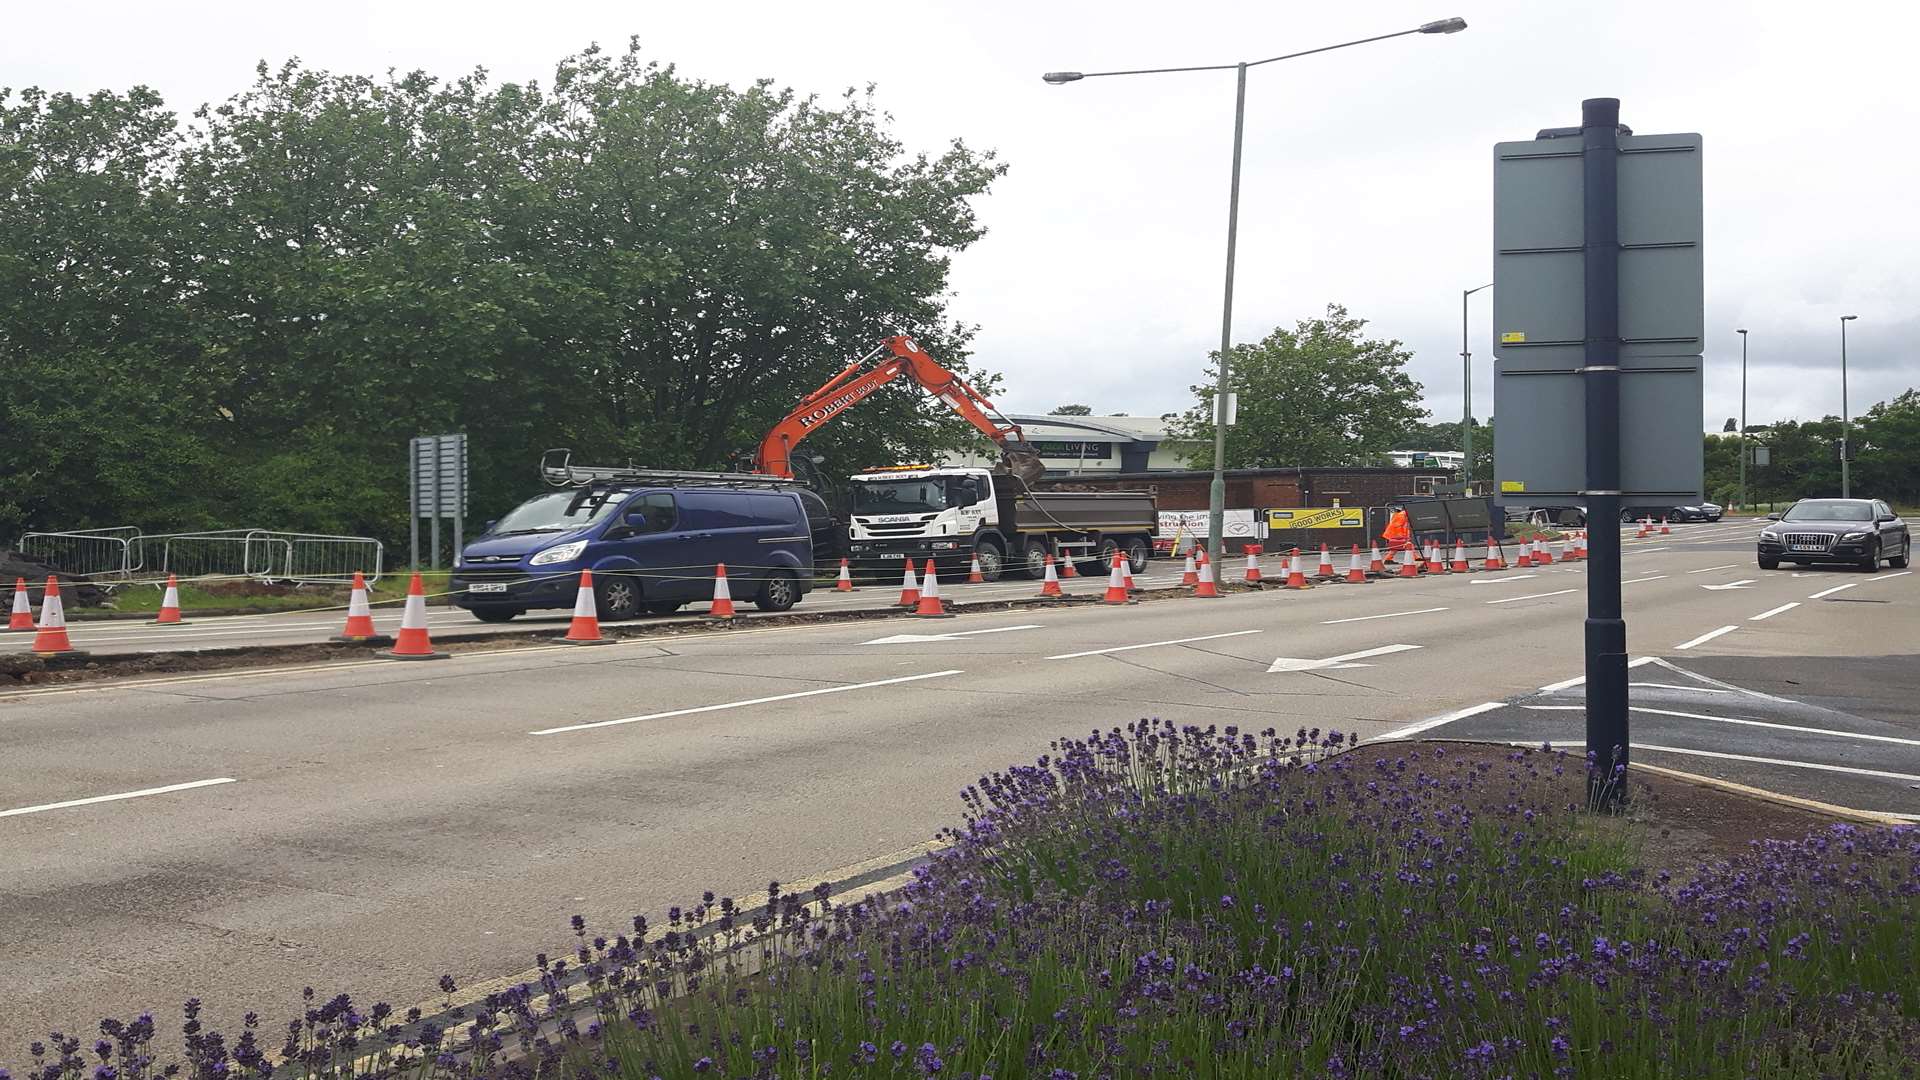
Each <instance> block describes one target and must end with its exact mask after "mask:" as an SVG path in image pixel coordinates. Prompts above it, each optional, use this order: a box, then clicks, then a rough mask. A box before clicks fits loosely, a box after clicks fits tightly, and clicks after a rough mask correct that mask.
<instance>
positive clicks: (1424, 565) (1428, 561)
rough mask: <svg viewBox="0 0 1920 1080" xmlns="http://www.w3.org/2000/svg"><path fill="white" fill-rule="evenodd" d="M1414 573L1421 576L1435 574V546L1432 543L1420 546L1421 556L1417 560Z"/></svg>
mask: <svg viewBox="0 0 1920 1080" xmlns="http://www.w3.org/2000/svg"><path fill="white" fill-rule="evenodd" d="M1414 572H1415V573H1420V574H1431V573H1433V544H1432V543H1425V544H1422V545H1420V555H1419V558H1417V559H1416V560H1415V565H1414Z"/></svg>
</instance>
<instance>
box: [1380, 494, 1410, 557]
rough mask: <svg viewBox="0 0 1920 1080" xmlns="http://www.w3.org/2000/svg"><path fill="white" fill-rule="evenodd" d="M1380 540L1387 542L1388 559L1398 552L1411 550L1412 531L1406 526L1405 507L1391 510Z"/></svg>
mask: <svg viewBox="0 0 1920 1080" xmlns="http://www.w3.org/2000/svg"><path fill="white" fill-rule="evenodd" d="M1380 539H1382V540H1385V541H1386V542H1387V556H1388V558H1392V557H1393V555H1394V554H1396V553H1398V552H1401V551H1410V550H1412V548H1413V529H1412V527H1411V526H1409V525H1408V524H1407V511H1406V508H1405V507H1400V506H1396V507H1394V508H1393V514H1392V515H1391V516H1389V517H1388V518H1387V527H1386V529H1385V531H1383V532H1381V534H1380Z"/></svg>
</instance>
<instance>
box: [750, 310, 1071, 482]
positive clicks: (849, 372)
mask: <svg viewBox="0 0 1920 1080" xmlns="http://www.w3.org/2000/svg"><path fill="white" fill-rule="evenodd" d="M886 354H891V355H887V358H886V359H885V360H882V361H881V362H880V363H878V364H873V366H871V367H869V366H868V365H869V364H872V363H873V361H874V360H875V359H876V358H878V357H880V356H882V355H886ZM902 373H905V374H906V375H907V376H908V377H910V378H912V379H913V381H914V382H916V383H918V384H919V385H920V388H921V389H922V390H925V391H926V392H927V393H929V394H932V395H933V396H934V397H936V398H939V399H940V400H941V401H943V402H945V403H946V404H947V406H948V407H949V408H951V409H952V410H953V411H954V412H957V413H959V414H960V415H961V416H962V417H964V418H965V419H966V421H967V422H968V423H970V424H972V425H973V426H974V427H976V428H978V429H979V430H980V431H981V433H983V434H984V435H986V436H987V438H989V439H992V440H993V441H994V443H995V445H997V446H999V447H1000V464H999V466H997V468H996V471H998V472H1003V473H1006V474H1009V475H1012V476H1017V477H1019V478H1020V479H1021V480H1022V481H1024V482H1026V483H1032V482H1033V481H1035V480H1038V479H1039V478H1040V474H1041V473H1042V472H1044V471H1045V466H1043V465H1042V464H1041V463H1040V455H1039V454H1038V453H1037V452H1035V450H1034V449H1033V447H1031V446H1029V445H1028V444H1027V443H1026V442H1025V441H1024V440H1023V439H1022V437H1021V434H1020V425H1018V424H1015V423H1014V422H1013V421H1011V420H1008V419H1007V418H1006V417H1005V416H1003V415H1001V413H1000V410H999V409H996V408H994V406H993V403H992V402H990V401H988V400H987V399H986V398H985V397H982V396H981V395H980V392H979V391H977V390H975V389H974V388H973V387H971V386H968V385H967V384H966V382H965V381H964V380H962V379H961V378H960V377H959V376H958V375H955V374H954V373H953V372H951V371H948V370H947V369H946V368H944V367H942V366H941V365H940V363H939V362H938V361H936V360H935V359H934V358H933V357H931V356H928V355H927V354H926V352H925V351H924V350H923V349H921V348H920V345H919V343H918V342H916V341H914V340H913V339H912V338H910V337H907V336H906V335H904V334H902V335H897V336H894V337H890V338H888V339H886V340H885V341H883V342H881V344H880V346H879V347H878V348H876V349H874V350H873V351H872V352H870V353H868V354H866V355H865V356H862V357H861V358H859V359H858V360H855V361H854V362H853V363H851V364H848V365H847V366H846V367H845V368H843V369H841V371H840V374H838V375H835V376H834V377H833V378H831V379H828V380H827V382H826V383H825V385H823V386H821V387H820V389H818V390H815V391H814V392H813V393H811V394H808V395H807V396H806V397H804V398H802V399H800V404H798V405H796V406H794V408H793V411H792V412H789V413H788V414H787V415H786V417H785V418H784V419H782V420H781V421H780V422H779V423H778V424H775V425H774V426H773V430H771V431H769V432H767V437H766V438H764V439H762V440H761V441H760V449H759V450H758V451H757V452H756V453H755V454H754V458H753V466H754V471H755V472H761V473H769V474H772V475H774V476H792V475H793V448H794V447H795V446H797V445H799V443H800V440H802V439H804V438H806V437H807V436H808V435H811V434H813V433H814V432H815V431H817V430H819V428H820V427H821V426H822V425H824V424H826V423H827V422H828V421H830V420H832V419H833V418H835V417H837V416H839V415H840V414H841V413H843V412H845V411H846V410H848V409H849V408H852V407H853V406H855V405H858V404H859V403H860V402H862V401H865V400H866V399H867V397H868V396H869V395H871V394H872V393H873V392H874V391H875V390H878V389H880V388H881V387H882V386H885V385H886V384H887V383H889V382H891V381H893V379H894V378H896V377H897V376H899V375H901V374H902Z"/></svg>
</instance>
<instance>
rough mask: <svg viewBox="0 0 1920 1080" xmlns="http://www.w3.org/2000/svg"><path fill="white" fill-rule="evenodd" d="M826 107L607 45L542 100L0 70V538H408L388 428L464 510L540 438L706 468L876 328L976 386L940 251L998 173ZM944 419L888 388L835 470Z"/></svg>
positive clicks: (863, 110)
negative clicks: (30, 79) (19, 82)
mask: <svg viewBox="0 0 1920 1080" xmlns="http://www.w3.org/2000/svg"><path fill="white" fill-rule="evenodd" d="M888 127H889V122H888V119H887V117H886V116H885V115H884V114H882V113H880V112H879V111H878V109H877V107H876V105H875V103H874V101H873V97H872V92H871V90H868V91H864V92H856V91H849V92H848V93H847V94H845V95H844V96H842V97H840V98H838V99H836V100H832V101H822V100H819V99H816V98H812V97H803V96H800V95H797V94H795V93H793V92H792V91H790V90H784V89H780V88H777V87H775V86H774V85H773V84H772V83H770V82H765V81H762V82H757V83H755V84H753V85H751V86H748V87H745V88H734V87H729V86H724V85H718V84H713V83H707V82H703V81H700V80H695V79H688V78H685V77H682V76H680V75H678V74H677V73H676V72H675V71H674V69H673V68H671V67H667V66H662V65H659V64H656V63H652V62H649V61H647V60H645V59H644V58H643V57H642V56H641V54H640V51H639V49H638V47H637V45H632V44H630V45H629V47H628V48H627V50H626V51H625V52H624V53H620V54H609V53H606V52H603V51H601V50H600V49H598V48H591V49H588V50H586V51H584V52H583V53H581V54H579V55H576V56H571V57H568V58H566V59H565V60H563V61H561V62H560V64H559V65H558V67H557V69H556V71H555V75H554V79H553V81H552V84H551V85H550V86H542V85H540V84H538V83H526V84H499V85H496V84H493V83H491V82H490V81H489V79H488V78H487V76H486V73H485V72H484V71H476V72H474V73H472V74H469V75H467V76H464V77H461V78H457V79H452V80H443V79H438V78H435V77H433V76H430V75H428V74H426V73H424V72H413V73H410V74H406V75H398V76H388V77H385V78H380V79H375V78H369V77H364V76H358V75H335V74H330V73H327V72H323V71H316V70H312V69H309V68H306V67H304V66H302V65H300V64H299V63H298V62H297V61H294V62H289V63H287V64H285V65H284V66H282V67H280V68H278V69H269V68H268V67H267V66H266V65H265V64H262V65H261V66H260V68H259V69H258V74H257V78H256V80H255V82H254V83H253V85H252V86H251V87H249V88H248V89H247V90H245V91H244V92H242V93H240V94H239V95H237V96H235V97H233V98H231V99H229V100H228V101H226V102H225V103H223V104H220V105H218V106H215V107H210V108H202V109H201V110H199V111H198V112H197V113H195V114H194V117H193V118H192V121H191V122H190V123H187V124H184V125H182V124H180V123H178V122H177V118H176V117H175V116H174V115H173V114H172V113H170V112H169V111H167V109H166V108H165V105H164V103H163V102H162V101H161V100H160V99H159V97H158V96H157V95H155V94H154V93H152V92H151V91H149V90H146V89H143V88H142V89H135V90H133V91H130V92H128V93H126V94H116V93H111V92H105V91H103V92H101V93H97V94H94V95H92V96H90V97H76V96H73V95H68V94H49V93H46V92H43V91H40V90H37V89H29V90H25V91H21V92H19V93H18V94H15V93H12V92H10V91H4V90H0V192H4V194H0V368H4V371H5V376H4V378H5V385H6V391H7V392H6V393H5V394H4V395H0V424H4V428H5V432H6V438H5V439H3V440H0V528H9V527H11V528H19V527H23V526H30V527H61V528H72V527H80V526H86V525H111V524H138V525H142V526H145V527H148V528H186V527H208V526H215V525H255V526H268V527H274V528H292V529H309V530H324V531H347V532H371V533H373V534H375V535H382V536H387V537H390V538H391V537H394V536H397V535H399V534H401V533H402V532H404V523H405V491H406V474H405V448H406V441H407V439H408V437H410V436H412V435H416V434H425V433H433V432H443V431H465V432H467V433H468V435H469V442H470V445H471V452H472V455H473V469H472V475H473V482H474V486H475V502H474V512H475V513H476V515H481V514H487V515H490V514H491V513H492V512H497V511H498V510H500V509H503V508H504V507H505V506H507V505H510V504H511V503H512V502H514V501H517V500H518V499H519V498H521V497H523V496H524V495H526V494H528V493H529V489H530V487H531V486H532V485H533V483H534V473H533V467H534V464H535V461H536V459H537V457H538V454H539V452H540V450H541V449H543V448H545V447H548V446H557V445H568V446H572V447H574V448H576V450H577V451H578V453H579V456H580V457H581V458H582V459H583V460H585V459H592V460H611V461H628V460H631V461H634V462H636V463H643V464H648V465H660V466H680V467H708V468H717V467H722V466H724V465H725V464H727V463H728V461H729V459H730V457H731V456H732V455H733V454H735V453H737V452H738V451H740V450H743V449H745V448H747V447H750V446H751V445H752V444H754V443H755V442H757V441H758V438H759V436H760V435H761V434H762V433H764V431H765V430H766V429H767V428H768V427H769V426H770V425H771V424H772V423H773V422H774V421H775V420H777V419H778V418H779V417H780V416H781V415H783V414H784V413H785V412H786V411H787V409H789V408H790V407H791V406H792V404H793V402H794V401H795V400H796V399H797V398H799V397H800V396H801V395H802V394H804V393H806V392H808V391H810V390H812V389H813V388H814V387H815V386H817V385H819V384H820V383H822V382H824V381H825V380H826V379H827V378H828V377H829V376H831V375H832V374H833V373H834V372H835V371H837V370H838V369H839V368H840V366H841V365H843V364H844V363H846V361H847V359H848V358H849V357H850V356H853V355H858V354H860V353H863V352H865V351H866V350H867V349H868V348H869V347H871V345H872V344H873V343H874V342H875V341H876V340H877V339H878V338H879V337H881V336H883V335H885V334H887V333H891V332H896V331H904V332H909V333H913V334H915V335H916V336H917V337H919V338H920V339H921V341H922V342H923V343H925V344H926V345H927V346H928V347H929V348H930V349H931V350H933V351H934V352H935V353H936V355H939V356H940V357H941V359H942V362H943V363H947V364H949V365H950V366H953V367H955V368H957V369H959V370H962V371H966V372H967V377H968V378H969V380H970V381H972V382H973V383H974V384H975V385H976V386H986V387H991V386H992V385H993V384H994V379H993V378H992V376H990V375H987V374H983V373H980V372H977V371H969V370H968V368H967V364H966V361H965V349H966V344H967V341H968V339H969V337H970V331H969V329H968V328H967V327H964V326H961V325H957V324H955V323H953V322H952V321H951V320H950V319H948V318H947V316H946V313H945V299H946V295H947V291H948V265H949V258H950V256H951V254H952V253H953V252H955V251H958V250H961V249H963V248H965V247H967V246H968V245H969V244H971V243H972V242H974V241H975V240H977V239H978V238H979V237H980V236H981V235H982V228H981V226H980V224H979V223H978V221H977V219H976V217H975V214H974V210H973V201H974V200H975V199H976V198H977V197H979V196H980V195H982V194H984V193H985V192H986V191H987V190H988V188H989V186H990V185H991V183H992V181H993V180H994V179H995V178H996V177H997V176H998V175H1000V173H1001V172H1002V171H1003V166H1001V165H1000V164H998V163H997V162H996V161H994V159H993V157H992V155H991V154H983V153H980V152H976V151H974V150H972V149H970V148H968V147H967V146H966V145H964V144H963V143H961V142H958V141H955V142H953V143H951V144H950V145H948V146H947V147H945V148H943V149H942V150H940V151H939V152H937V153H933V154H924V153H921V154H916V153H909V152H908V151H907V150H906V148H905V147H903V146H902V145H901V144H900V143H899V142H898V141H897V140H895V139H894V138H893V136H892V135H890V134H889V131H888ZM969 433H970V429H968V428H967V427H966V426H965V425H964V423H962V422H959V421H958V420H957V419H956V418H954V417H953V416H952V415H951V414H950V413H949V412H948V411H947V410H945V409H944V408H942V407H940V406H938V405H937V403H934V402H931V401H929V400H926V399H925V398H924V397H923V395H920V394H919V393H918V391H917V390H915V389H914V388H912V387H907V386H901V387H890V388H888V389H887V390H886V391H883V392H882V393H881V394H879V395H876V396H875V397H874V398H872V399H870V400H869V401H868V402H866V403H864V404H863V405H862V406H861V408H860V410H859V411H858V412H857V413H855V414H852V415H851V416H850V417H849V419H848V420H847V421H844V422H842V423H839V424H836V425H832V426H830V427H828V428H826V429H824V430H823V431H822V433H821V434H820V435H818V436H816V437H815V438H814V439H813V440H811V441H810V442H809V443H808V449H809V451H810V452H814V453H821V454H825V455H827V457H828V459H829V462H830V465H829V468H830V469H835V468H836V467H837V471H839V472H841V473H844V472H847V471H852V470H853V469H857V468H860V467H864V466H867V465H870V464H873V463H874V462H876V461H879V460H884V459H891V458H895V457H898V456H902V455H911V456H915V457H921V456H924V455H926V454H927V453H929V452H931V451H933V450H937V449H941V448H945V447H948V446H953V445H958V444H959V443H960V442H961V441H963V440H964V439H965V438H966V437H967V435H968V434H969Z"/></svg>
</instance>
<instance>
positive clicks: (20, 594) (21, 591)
mask: <svg viewBox="0 0 1920 1080" xmlns="http://www.w3.org/2000/svg"><path fill="white" fill-rule="evenodd" d="M1188 561H1189V564H1191V561H1192V560H1188ZM7 629H8V630H32V629H33V598H32V597H30V596H28V595H27V579H26V578H14V579H13V615H12V617H11V618H9V619H8V620H7Z"/></svg>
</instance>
